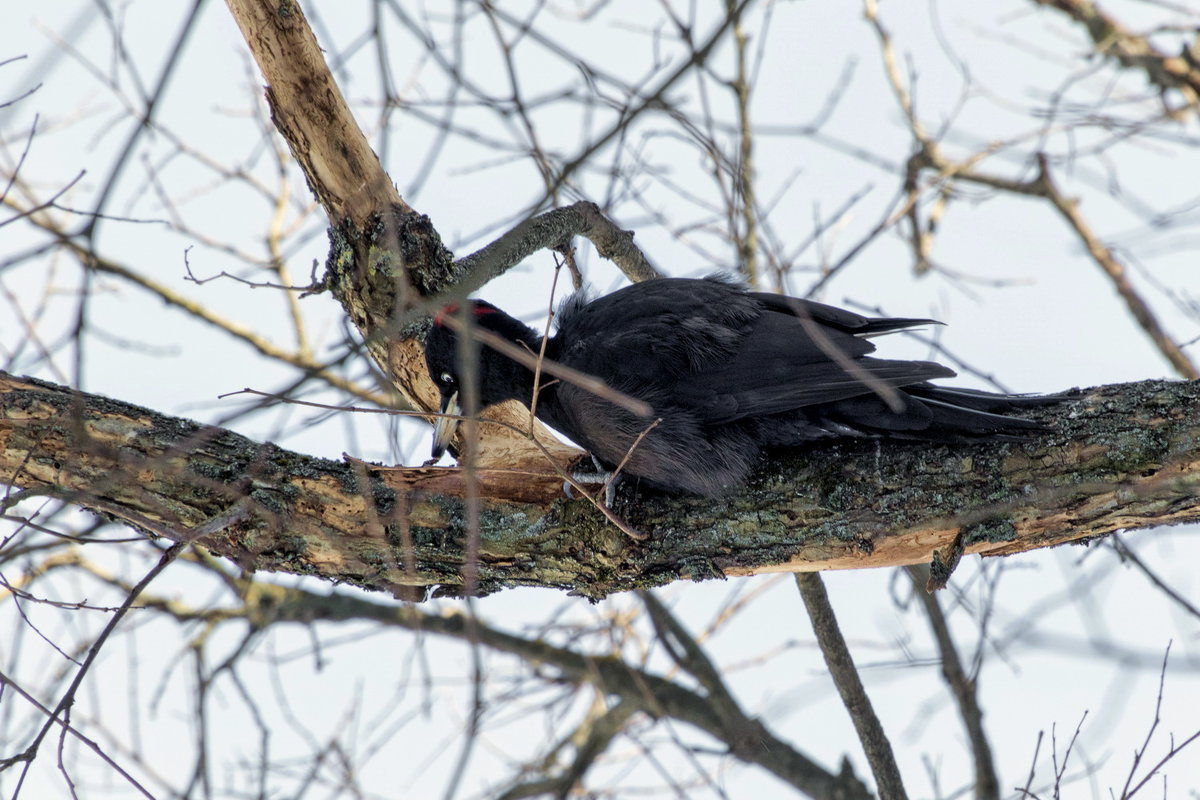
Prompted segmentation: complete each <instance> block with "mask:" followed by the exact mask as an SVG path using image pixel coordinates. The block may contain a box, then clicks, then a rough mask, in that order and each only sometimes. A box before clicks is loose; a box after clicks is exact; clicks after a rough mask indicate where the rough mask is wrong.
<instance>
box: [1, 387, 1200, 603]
mask: <svg viewBox="0 0 1200 800" xmlns="http://www.w3.org/2000/svg"><path fill="white" fill-rule="evenodd" d="M1044 418H1045V419H1046V420H1047V421H1048V423H1049V424H1050V425H1052V426H1053V427H1054V428H1055V429H1056V432H1055V433H1053V434H1049V435H1046V436H1043V437H1040V438H1037V439H1033V440H1030V441H1029V442H1028V443H1023V444H1013V445H1008V444H995V443H985V444H977V445H964V446H942V445H920V444H911V445H900V444H894V443H884V444H882V445H881V446H879V448H878V449H877V448H876V445H875V444H874V443H872V442H855V443H850V444H845V445H839V446H835V447H826V448H821V449H816V450H813V451H812V452H810V453H806V454H801V455H797V456H792V457H788V458H780V459H778V460H775V461H773V462H772V463H771V464H769V465H767V466H766V467H765V469H763V470H762V472H761V473H760V474H759V475H758V476H757V477H756V478H755V480H754V481H753V482H752V484H751V485H750V486H749V487H747V488H746V489H745V490H743V491H742V492H739V493H737V494H734V495H732V496H731V497H729V498H725V499H722V500H719V501H713V500H704V499H700V498H669V497H662V496H651V495H643V496H630V497H626V498H625V499H624V500H623V501H622V502H621V503H619V505H618V509H617V510H618V512H619V513H621V515H622V516H623V517H624V518H625V519H626V521H627V522H628V523H629V524H630V525H632V526H633V527H634V528H636V529H637V530H640V531H642V532H643V533H646V534H648V535H649V539H648V540H647V541H645V542H634V541H632V540H631V539H629V538H628V537H626V536H625V535H624V534H622V533H621V532H620V531H618V530H617V529H616V528H615V527H613V526H612V525H608V524H606V523H605V521H604V518H603V517H602V515H600V514H599V513H598V512H597V511H596V510H595V509H594V508H592V507H591V506H589V505H588V504H587V503H586V502H583V501H568V500H566V499H564V498H563V497H562V496H561V479H560V478H558V477H557V476H556V475H555V474H554V472H553V471H552V470H549V469H544V468H542V467H539V466H537V465H534V466H535V469H536V474H529V473H527V472H524V471H519V470H495V469H484V470H481V471H480V473H479V478H480V487H479V490H480V494H481V495H482V497H483V505H482V511H481V514H480V518H479V520H478V530H479V535H480V545H479V553H480V563H479V566H478V574H479V579H480V584H479V588H480V590H481V591H484V592H487V591H494V590H496V589H499V588H502V587H505V586H515V585H535V586H549V587H557V588H564V589H571V590H573V591H575V592H577V593H580V594H585V595H589V596H593V597H598V596H603V595H605V594H608V593H611V592H614V591H623V590H626V589H630V588H636V587H641V586H650V585H658V584H661V583H665V582H669V581H672V580H676V579H678V578H680V577H685V578H693V579H703V578H710V577H718V576H721V575H748V574H754V573H759V572H771V571H780V570H811V569H831V568H864V567H879V566H890V565H895V564H904V563H916V562H921V561H929V560H931V559H932V558H933V553H934V551H935V550H942V551H943V552H947V549H948V548H949V547H950V546H951V545H952V543H953V541H954V539H955V537H957V536H960V535H961V536H962V537H964V542H963V543H964V545H965V547H966V550H967V552H979V553H989V554H1011V553H1018V552H1021V551H1024V550H1029V549H1033V548H1037V547H1045V546H1048V545H1052V544H1057V543H1060V542H1067V541H1080V540H1085V539H1088V538H1091V537H1094V536H1100V535H1103V534H1105V533H1109V532H1112V531H1114V530H1118V529H1126V530H1134V529H1144V528H1150V527H1153V526H1156V525H1166V524H1174V523H1181V522H1196V521H1200V386H1198V385H1197V384H1196V383H1163V382H1146V383H1140V384H1125V385H1120V386H1109V387H1102V388H1100V389H1096V390H1092V391H1090V392H1089V393H1087V394H1086V395H1085V396H1082V397H1080V398H1079V399H1077V400H1072V401H1070V402H1067V403H1064V404H1063V405H1062V406H1059V407H1056V408H1054V409H1050V410H1048V411H1046V412H1045V414H1044ZM0 474H3V476H4V480H5V481H6V482H8V483H10V484H12V485H14V486H17V487H21V488H23V489H27V490H29V491H31V492H34V493H41V494H47V495H52V496H55V497H61V498H63V499H65V500H67V501H69V502H72V503H76V504H78V505H80V506H83V507H85V508H91V509H94V510H96V511H99V512H101V513H104V514H107V515H111V516H113V517H117V518H119V519H122V520H124V521H127V522H129V523H131V524H133V525H134V526H135V527H141V528H142V529H144V530H148V531H153V532H156V533H159V534H165V535H167V536H169V537H170V538H174V539H186V538H189V537H190V535H191V534H190V532H191V531H193V530H196V529H198V528H199V527H200V526H202V525H204V524H206V523H210V522H211V521H212V520H218V519H225V518H227V519H230V520H231V522H230V524H229V525H228V526H226V527H225V528H223V529H221V530H218V531H215V532H212V533H209V534H208V535H206V536H204V537H203V538H202V539H201V541H202V543H203V544H205V545H206V546H208V547H209V548H211V549H212V550H213V551H214V552H216V553H218V554H220V555H224V556H227V557H230V558H233V559H235V560H237V561H238V562H239V563H240V564H242V565H243V566H245V567H246V568H248V569H260V570H274V571H286V572H294V573H297V574H308V575H320V576H323V577H326V578H329V579H334V580H338V581H348V582H351V583H355V584H357V585H361V586H365V587H369V588H374V589H380V590H384V591H390V592H392V593H394V594H396V595H398V596H402V597H413V596H414V593H413V590H412V589H411V588H410V587H429V586H440V587H443V589H445V590H448V591H451V592H453V591H455V590H456V587H461V585H462V583H463V570H462V563H463V557H464V555H463V554H464V548H463V543H464V537H465V535H466V531H467V530H468V521H467V520H466V519H465V513H464V504H463V501H462V497H463V494H464V488H465V487H464V485H463V473H462V472H461V471H460V470H457V469H445V468H424V469H421V468H414V469H388V470H374V469H371V468H369V467H368V466H367V465H364V464H362V463H361V462H355V461H349V462H333V461H327V460H324V459H317V458H311V457H308V456H303V455H300V454H297V453H292V452H288V451H286V450H282V449H280V448H277V447H275V446H274V445H271V444H269V443H267V444H260V443H257V442H253V441H250V440H248V439H246V438H245V437H242V436H240V435H238V434H235V433H233V432H231V431H226V430H222V429H219V428H213V427H206V426H202V425H197V424H195V423H192V422H189V421H187V420H180V419H176V418H172V417H166V416H163V415H160V414H156V413H155V412H152V411H149V410H147V409H143V408H138V407H136V406H131V405H128V404H125V403H120V402H118V401H115V400H109V399H107V398H103V397H98V396H95V395H86V394H80V393H77V392H73V391H72V390H70V389H67V388H65V387H60V386H55V385H53V384H47V383H42V382H39V381H32V380H29V379H22V378H17V377H14V376H8V375H5V374H3V373H0ZM234 509H240V511H239V513H237V514H233V513H232V511H233V510H234ZM405 542H411V548H409V547H406V546H405V545H404V543H405ZM407 565H411V568H410V567H409V566H407ZM420 593H421V592H420V590H418V591H417V594H418V595H419V594H420Z"/></svg>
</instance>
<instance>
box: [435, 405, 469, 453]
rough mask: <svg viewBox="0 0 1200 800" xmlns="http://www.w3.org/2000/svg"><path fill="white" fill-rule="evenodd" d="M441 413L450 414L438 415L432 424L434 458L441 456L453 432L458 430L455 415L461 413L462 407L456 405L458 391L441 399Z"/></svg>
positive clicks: (448, 444)
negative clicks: (435, 421)
mask: <svg viewBox="0 0 1200 800" xmlns="http://www.w3.org/2000/svg"><path fill="white" fill-rule="evenodd" d="M442 413H443V414H449V415H450V416H446V417H438V419H437V423H435V424H434V426H433V457H434V458H441V457H442V454H443V453H445V452H446V448H448V447H449V446H450V442H451V441H453V440H454V432H455V431H457V430H458V420H457V419H455V417H457V416H458V415H459V414H461V413H462V409H460V408H459V407H458V392H455V393H454V394H452V395H449V396H448V397H446V398H444V399H443V400H442Z"/></svg>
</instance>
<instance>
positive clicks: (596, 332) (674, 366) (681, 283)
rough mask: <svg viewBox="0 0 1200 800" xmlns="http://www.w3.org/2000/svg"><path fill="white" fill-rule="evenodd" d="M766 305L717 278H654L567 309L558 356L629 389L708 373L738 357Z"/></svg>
mask: <svg viewBox="0 0 1200 800" xmlns="http://www.w3.org/2000/svg"><path fill="white" fill-rule="evenodd" d="M761 313H762V308H761V305H760V304H759V303H758V302H757V300H755V299H754V298H753V297H751V296H750V295H748V294H747V293H746V292H745V291H743V290H742V289H740V288H738V287H736V286H733V285H730V284H728V283H724V282H720V281H715V280H708V279H704V280H685V279H671V280H662V281H647V282H645V283H640V284H637V285H635V286H628V287H625V288H624V289H621V290H618V291H616V292H613V293H612V294H608V295H605V296H604V297H601V298H599V299H597V300H593V301H592V302H590V303H583V302H579V301H577V300H574V299H572V300H568V301H567V303H565V304H564V305H563V307H562V308H561V309H560V310H559V316H558V332H557V334H556V335H555V337H554V340H553V341H552V345H553V347H552V351H553V354H554V357H555V358H556V359H557V360H558V361H560V362H562V363H564V364H567V365H569V366H571V367H574V368H575V369H578V370H582V371H583V372H586V373H588V374H591V375H595V376H597V377H600V378H603V379H604V380H605V381H607V382H609V383H610V384H613V385H616V384H621V385H623V386H624V387H625V390H632V389H633V388H635V387H637V386H639V385H648V384H661V383H663V382H664V381H669V380H671V379H674V378H678V377H681V376H685V375H688V374H700V373H703V372H705V371H707V370H709V369H712V368H714V367H717V366H719V365H721V364H723V363H724V362H725V361H727V360H728V359H729V358H731V357H732V356H733V355H734V354H735V353H736V352H737V351H738V349H739V347H740V346H741V343H742V340H743V339H744V338H745V336H746V334H747V331H748V330H749V328H748V326H749V324H750V323H752V322H753V321H754V319H756V318H757V317H758V316H759V315H760V314H761Z"/></svg>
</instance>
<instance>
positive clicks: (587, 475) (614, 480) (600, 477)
mask: <svg viewBox="0 0 1200 800" xmlns="http://www.w3.org/2000/svg"><path fill="white" fill-rule="evenodd" d="M591 459H592V466H593V469H590V470H588V469H576V470H573V471H572V472H571V480H568V481H563V493H564V494H565V495H566V496H567V497H574V494H573V493H572V492H571V483H572V482H574V483H587V484H597V483H600V484H604V505H605V507H606V508H612V507H613V503H614V502H615V501H616V499H617V485H618V484H619V483H620V482H621V481H622V480H623V479H624V476H622V475H621V474H620V473H617V472H611V471H610V470H608V469H606V468H605V466H604V465H603V464H601V463H600V462H599V461H597V460H596V457H595V456H591Z"/></svg>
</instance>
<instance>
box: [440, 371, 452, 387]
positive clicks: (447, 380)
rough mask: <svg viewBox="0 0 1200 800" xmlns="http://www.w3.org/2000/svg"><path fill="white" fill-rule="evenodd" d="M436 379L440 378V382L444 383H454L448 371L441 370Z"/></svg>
mask: <svg viewBox="0 0 1200 800" xmlns="http://www.w3.org/2000/svg"><path fill="white" fill-rule="evenodd" d="M438 380H440V381H441V382H442V383H444V384H446V385H450V384H452V383H454V376H453V375H451V374H450V373H449V372H443V373H442V374H441V375H439V376H438Z"/></svg>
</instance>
